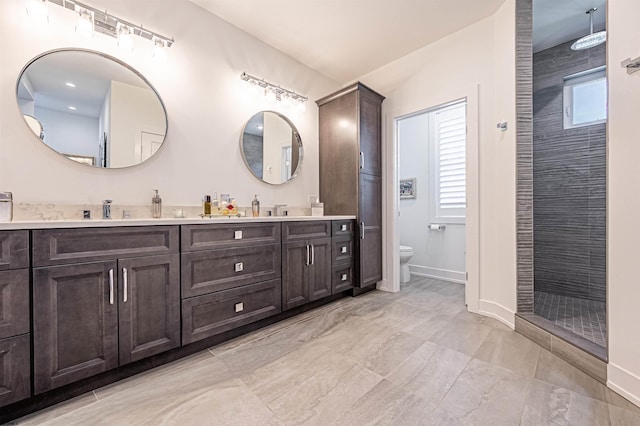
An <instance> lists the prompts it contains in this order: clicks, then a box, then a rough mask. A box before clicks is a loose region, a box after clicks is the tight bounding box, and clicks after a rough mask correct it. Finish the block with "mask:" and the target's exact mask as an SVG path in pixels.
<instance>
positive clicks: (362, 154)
mask: <svg viewBox="0 0 640 426" xmlns="http://www.w3.org/2000/svg"><path fill="white" fill-rule="evenodd" d="M360 169H361V170H362V169H364V152H362V151H360Z"/></svg>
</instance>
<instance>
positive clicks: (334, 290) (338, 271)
mask: <svg viewBox="0 0 640 426" xmlns="http://www.w3.org/2000/svg"><path fill="white" fill-rule="evenodd" d="M331 276H332V278H331V294H338V293H340V292H343V291H345V290H349V289H351V288H353V287H355V285H354V280H353V265H351V264H347V265H340V266H334V267H333V268H331Z"/></svg>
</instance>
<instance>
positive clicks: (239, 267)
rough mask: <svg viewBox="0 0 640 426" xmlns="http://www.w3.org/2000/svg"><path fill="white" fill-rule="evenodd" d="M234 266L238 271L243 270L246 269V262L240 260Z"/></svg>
mask: <svg viewBox="0 0 640 426" xmlns="http://www.w3.org/2000/svg"><path fill="white" fill-rule="evenodd" d="M234 266H235V271H236V272H241V271H242V270H244V264H243V263H242V262H238V263H236V264H235V265H234Z"/></svg>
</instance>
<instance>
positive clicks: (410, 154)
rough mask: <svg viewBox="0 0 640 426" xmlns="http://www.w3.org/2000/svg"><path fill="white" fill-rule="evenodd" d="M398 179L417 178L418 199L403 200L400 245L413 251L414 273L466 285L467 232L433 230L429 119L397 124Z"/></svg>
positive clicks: (451, 226)
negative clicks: (431, 218) (465, 253)
mask: <svg viewBox="0 0 640 426" xmlns="http://www.w3.org/2000/svg"><path fill="white" fill-rule="evenodd" d="M398 140H399V154H400V168H399V177H400V179H403V178H416V189H417V191H416V198H415V199H401V200H400V217H399V219H398V225H399V227H398V228H399V231H400V244H402V245H407V246H411V247H412V248H413V258H412V259H411V260H410V261H409V269H410V270H411V273H412V274H417V275H422V276H430V277H435V278H441V279H447V280H453V281H457V282H464V272H465V264H464V250H465V229H464V225H461V224H447V225H446V228H445V230H444V231H430V230H429V229H428V228H429V224H430V214H429V211H430V209H429V207H430V201H431V197H430V191H429V187H428V185H430V176H429V116H428V114H427V113H426V112H425V113H424V114H419V115H414V116H411V117H407V118H403V119H402V120H400V121H399V122H398Z"/></svg>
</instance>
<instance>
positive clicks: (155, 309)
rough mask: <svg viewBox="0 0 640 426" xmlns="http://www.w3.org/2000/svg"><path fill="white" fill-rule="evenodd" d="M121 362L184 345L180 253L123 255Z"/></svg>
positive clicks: (119, 300)
mask: <svg viewBox="0 0 640 426" xmlns="http://www.w3.org/2000/svg"><path fill="white" fill-rule="evenodd" d="M118 267H119V274H120V276H119V284H120V285H119V289H118V290H119V291H118V316H119V330H120V332H119V343H120V345H119V346H120V365H123V364H127V363H129V362H133V361H137V360H139V359H142V358H146V357H149V356H151V355H155V354H158V353H160V352H165V351H168V350H169V349H173V348H176V347H178V346H179V345H180V257H179V255H178V254H171V255H161V256H151V257H139V258H132V259H120V260H119V261H118Z"/></svg>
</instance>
